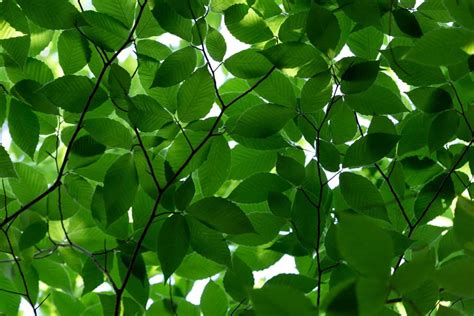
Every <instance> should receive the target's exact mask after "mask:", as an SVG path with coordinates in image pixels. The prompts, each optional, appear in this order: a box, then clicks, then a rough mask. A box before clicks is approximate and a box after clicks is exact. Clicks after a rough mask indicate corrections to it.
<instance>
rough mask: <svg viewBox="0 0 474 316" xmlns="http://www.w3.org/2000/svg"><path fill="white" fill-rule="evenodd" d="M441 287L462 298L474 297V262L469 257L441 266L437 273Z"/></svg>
mask: <svg viewBox="0 0 474 316" xmlns="http://www.w3.org/2000/svg"><path fill="white" fill-rule="evenodd" d="M436 280H437V282H438V283H439V285H440V286H441V287H442V288H444V289H445V290H446V291H448V292H449V293H452V294H455V295H458V296H460V297H469V298H472V297H474V288H473V287H472V284H473V282H474V260H473V259H472V258H469V257H461V258H458V259H453V260H451V261H449V262H448V263H446V264H444V265H442V266H441V269H439V270H438V271H437V273H436Z"/></svg>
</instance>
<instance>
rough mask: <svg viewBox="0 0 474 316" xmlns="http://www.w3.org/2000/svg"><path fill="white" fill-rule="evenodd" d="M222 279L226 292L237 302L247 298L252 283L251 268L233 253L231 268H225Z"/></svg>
mask: <svg viewBox="0 0 474 316" xmlns="http://www.w3.org/2000/svg"><path fill="white" fill-rule="evenodd" d="M223 281H224V288H225V290H226V292H227V294H229V295H230V296H231V297H232V298H233V299H234V300H236V301H238V302H240V301H242V300H243V299H246V298H248V296H249V292H250V291H251V289H252V287H253V285H254V278H253V275H252V270H251V269H250V267H249V266H248V265H247V264H246V263H245V262H244V261H242V259H240V258H239V257H238V256H237V255H235V254H234V256H233V257H232V268H231V269H228V270H227V272H226V273H225V275H224V280H223Z"/></svg>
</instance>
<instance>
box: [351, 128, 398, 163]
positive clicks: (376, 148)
mask: <svg viewBox="0 0 474 316" xmlns="http://www.w3.org/2000/svg"><path fill="white" fill-rule="evenodd" d="M399 139H400V137H399V136H398V135H394V134H387V133H371V134H367V135H366V136H364V137H361V138H360V139H358V140H357V141H355V142H354V143H353V144H352V145H351V146H350V147H349V148H348V149H347V151H346V155H345V156H344V162H343V165H344V166H346V167H350V168H353V167H360V166H364V165H369V164H372V163H374V162H377V161H379V160H380V159H382V158H384V157H386V156H387V155H388V154H389V153H390V152H391V151H392V149H393V148H395V146H396V145H397V143H398V140H399Z"/></svg>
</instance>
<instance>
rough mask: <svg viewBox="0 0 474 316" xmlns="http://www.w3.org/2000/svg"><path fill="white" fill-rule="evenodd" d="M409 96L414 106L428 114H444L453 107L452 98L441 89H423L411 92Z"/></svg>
mask: <svg viewBox="0 0 474 316" xmlns="http://www.w3.org/2000/svg"><path fill="white" fill-rule="evenodd" d="M407 94H408V96H409V97H410V99H411V100H412V101H413V104H414V105H415V106H416V107H417V108H418V109H420V110H421V111H423V112H426V113H437V112H442V111H444V110H448V109H450V108H452V107H453V100H452V99H451V96H450V95H449V93H448V92H447V91H446V90H443V89H441V88H431V87H421V88H416V89H414V90H411V91H409V92H408V93H407Z"/></svg>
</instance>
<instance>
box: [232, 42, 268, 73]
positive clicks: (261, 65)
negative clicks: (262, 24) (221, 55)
mask: <svg viewBox="0 0 474 316" xmlns="http://www.w3.org/2000/svg"><path fill="white" fill-rule="evenodd" d="M224 66H225V68H226V69H227V70H229V71H230V73H231V74H233V75H234V76H236V77H239V78H243V79H251V78H257V77H260V76H263V75H265V74H266V73H267V72H269V71H270V69H271V68H272V64H271V63H270V61H269V60H268V59H267V58H265V57H264V56H263V55H262V54H260V53H259V52H258V51H257V50H255V49H246V50H242V51H240V52H238V53H236V54H234V55H232V56H230V57H229V58H227V59H226V60H225V62H224Z"/></svg>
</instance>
